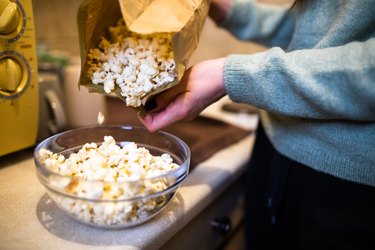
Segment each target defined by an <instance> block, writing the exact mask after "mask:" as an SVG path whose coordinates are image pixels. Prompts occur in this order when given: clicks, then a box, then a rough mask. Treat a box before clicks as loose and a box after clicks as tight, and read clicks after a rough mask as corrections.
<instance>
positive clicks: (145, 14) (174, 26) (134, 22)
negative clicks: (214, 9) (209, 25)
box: [78, 0, 209, 110]
mask: <svg viewBox="0 0 375 250" xmlns="http://www.w3.org/2000/svg"><path fill="white" fill-rule="evenodd" d="M208 8H209V0H88V1H85V2H84V3H83V4H82V5H81V6H80V9H79V12H78V29H79V36H80V49H81V59H82V67H81V75H80V80H79V85H80V86H85V87H87V88H88V89H89V91H91V92H97V93H102V94H105V92H104V91H103V89H102V88H101V87H100V86H97V85H94V84H92V82H91V79H89V77H88V75H87V70H88V69H89V65H88V64H87V62H88V51H89V50H90V49H93V48H97V46H98V44H99V42H100V40H101V38H102V37H105V38H108V36H109V34H108V28H109V27H110V26H114V25H115V24H116V22H117V21H118V19H120V18H121V17H122V18H123V19H124V21H125V24H126V26H127V28H128V29H129V30H130V31H131V32H135V33H138V34H153V33H170V34H172V47H173V52H174V57H175V58H174V59H175V62H176V66H177V79H176V81H174V82H172V83H171V84H168V85H167V86H165V87H163V88H162V89H156V90H155V91H153V92H151V93H149V94H148V95H147V96H146V97H144V99H147V98H148V97H149V96H151V95H154V94H156V93H159V92H161V91H163V90H165V89H167V88H169V87H172V86H174V85H175V84H177V83H178V81H179V80H180V79H181V77H182V75H183V73H184V72H185V70H186V67H187V65H188V62H189V59H190V57H191V56H192V54H193V52H194V51H195V49H196V48H197V45H198V42H199V36H200V33H201V30H202V28H203V24H204V22H205V19H206V17H207V14H208ZM114 93H115V94H116V95H117V96H118V97H120V98H122V99H123V98H124V97H122V96H121V95H120V93H119V91H118V89H117V91H116V89H115V91H114ZM140 110H142V108H141V109H140Z"/></svg>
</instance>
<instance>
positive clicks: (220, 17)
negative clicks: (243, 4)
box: [208, 0, 232, 23]
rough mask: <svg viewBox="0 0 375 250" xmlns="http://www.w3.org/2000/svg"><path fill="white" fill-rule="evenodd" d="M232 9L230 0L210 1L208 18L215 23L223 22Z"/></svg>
mask: <svg viewBox="0 0 375 250" xmlns="http://www.w3.org/2000/svg"><path fill="white" fill-rule="evenodd" d="M231 8H232V0H211V4H210V10H209V12H208V14H209V16H210V17H211V18H212V20H214V21H215V22H216V23H220V22H222V21H224V20H225V18H226V17H227V16H228V15H229V12H230V10H231Z"/></svg>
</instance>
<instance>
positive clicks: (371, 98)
mask: <svg viewBox="0 0 375 250" xmlns="http://www.w3.org/2000/svg"><path fill="white" fill-rule="evenodd" d="M224 76H225V86H226V89H227V92H228V95H229V96H230V98H231V99H232V100H234V101H237V102H246V103H249V104H252V105H254V106H257V107H259V108H262V109H266V110H268V111H271V112H274V113H279V114H282V115H287V116H296V117H303V118H314V119H351V120H358V121H366V120H367V121H369V120H371V121H374V120H375V38H374V39H370V40H368V41H366V42H353V43H349V44H346V45H344V46H340V47H333V48H326V49H310V50H299V51H293V52H289V53H286V52H284V51H283V50H281V49H280V48H273V49H270V50H269V51H266V52H263V53H258V54H255V55H247V56H240V55H233V56H230V57H228V58H227V60H226V62H225V73H224Z"/></svg>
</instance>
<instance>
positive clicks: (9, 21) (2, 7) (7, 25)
mask: <svg viewBox="0 0 375 250" xmlns="http://www.w3.org/2000/svg"><path fill="white" fill-rule="evenodd" d="M18 22H19V13H18V7H17V4H16V3H14V2H13V1H10V0H0V34H1V35H7V34H9V33H12V32H13V31H14V30H16V28H17V25H18Z"/></svg>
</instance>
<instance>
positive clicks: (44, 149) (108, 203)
mask: <svg viewBox="0 0 375 250" xmlns="http://www.w3.org/2000/svg"><path fill="white" fill-rule="evenodd" d="M92 129H96V128H92ZM97 129H100V128H97ZM113 129H117V130H120V131H122V130H121V128H117V127H115V128H113ZM68 133H69V132H68ZM88 134H89V133H88ZM90 134H91V133H90ZM59 136H60V135H57V137H56V139H54V138H55V137H52V138H49V139H48V140H46V142H42V143H41V144H40V145H39V146H38V147H37V148H36V150H35V152H36V153H35V154H36V163H37V166H41V167H39V168H38V174H39V175H38V176H39V179H40V180H41V182H42V184H44V185H45V186H46V187H47V191H48V194H49V195H50V197H51V198H52V199H53V200H54V201H55V203H56V204H57V205H58V206H59V207H60V208H61V209H62V210H64V211H65V212H67V213H68V214H69V215H71V216H72V217H73V218H75V219H77V220H79V221H81V222H85V223H87V224H90V225H94V226H100V227H108V228H116V227H118V228H124V227H128V226H134V225H137V224H140V223H143V222H144V221H146V220H148V219H150V218H151V217H153V216H154V215H156V214H157V213H158V212H159V211H160V210H161V209H162V208H163V207H165V205H166V204H167V203H168V202H169V200H170V199H172V198H173V196H174V194H175V191H176V189H177V188H178V186H179V184H180V183H181V181H182V180H183V179H184V178H185V177H186V175H187V169H186V168H185V167H186V165H185V164H186V163H184V164H183V165H184V166H185V167H182V166H181V165H179V164H177V163H175V162H174V159H173V158H172V156H171V155H169V154H168V153H162V154H160V155H159V156H154V155H152V154H151V153H150V151H149V150H148V149H146V148H145V147H141V146H138V145H137V144H136V143H134V142H126V143H116V141H115V139H114V138H113V137H112V136H104V141H103V142H102V143H98V144H97V143H86V144H84V145H83V146H80V147H79V148H78V147H77V146H74V147H72V148H71V149H69V150H68V151H69V153H67V152H64V153H54V152H55V151H56V150H49V148H50V146H48V145H44V144H45V143H47V142H48V143H51V145H53V146H56V144H58V143H60V142H61V141H63V142H65V141H64V140H59V139H61V138H60V137H59ZM96 137H97V136H96ZM57 142H58V143H57ZM168 143H170V142H168ZM184 147H185V146H184ZM58 148H60V146H59V147H58ZM187 156H188V157H189V155H187ZM180 169H185V170H182V172H179V171H180ZM181 177H182V178H181Z"/></svg>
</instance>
